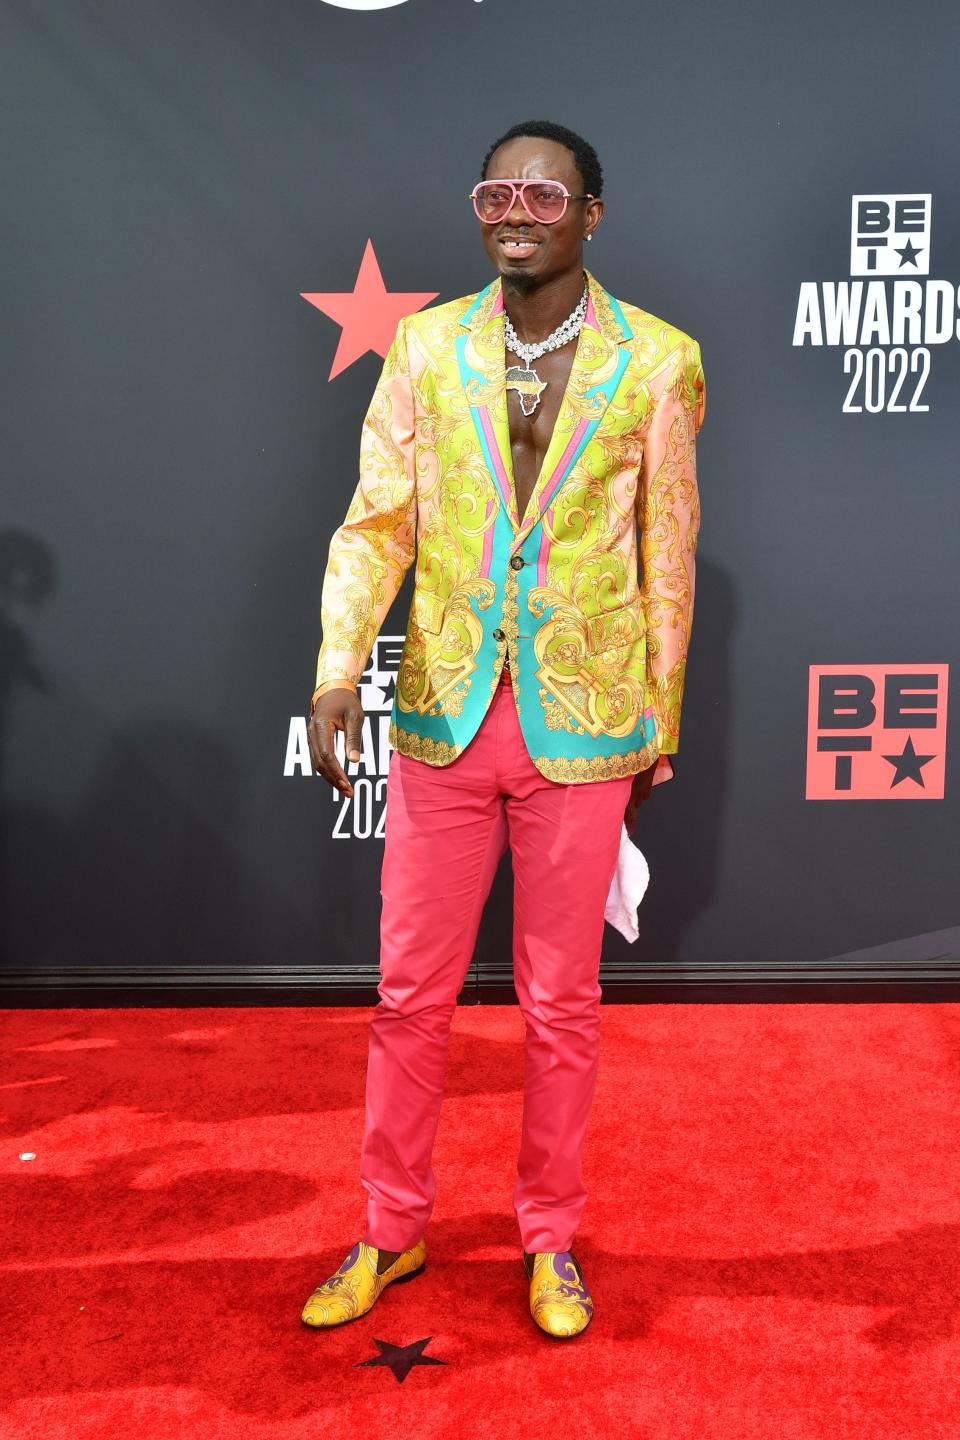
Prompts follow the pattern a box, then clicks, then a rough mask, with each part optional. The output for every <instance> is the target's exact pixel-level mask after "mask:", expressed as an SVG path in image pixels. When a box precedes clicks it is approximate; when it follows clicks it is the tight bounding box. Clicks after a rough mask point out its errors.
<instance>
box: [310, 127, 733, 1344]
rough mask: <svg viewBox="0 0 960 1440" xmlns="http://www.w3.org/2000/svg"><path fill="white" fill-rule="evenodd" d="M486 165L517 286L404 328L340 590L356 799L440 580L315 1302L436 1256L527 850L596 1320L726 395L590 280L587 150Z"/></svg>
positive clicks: (558, 1160)
mask: <svg viewBox="0 0 960 1440" xmlns="http://www.w3.org/2000/svg"><path fill="white" fill-rule="evenodd" d="M482 177H483V178H482V181H481V183H479V184H478V185H477V187H476V188H475V190H474V192H473V195H472V196H471V199H472V200H473V204H474V209H475V211H476V214H477V216H478V219H479V222H480V231H481V236H482V239H483V244H484V247H485V249H486V252H487V254H488V256H489V257H490V259H491V260H492V261H493V264H494V266H495V267H496V269H497V271H498V272H499V273H498V277H497V279H496V280H494V281H493V282H492V283H491V284H490V285H488V286H487V287H486V288H485V289H484V290H482V291H480V292H478V293H477V294H475V295H470V296H467V297H466V298H465V299H461V300H455V301H452V302H451V303H449V304H446V305H439V306H435V307H433V308H431V309H428V310H425V311H421V312H419V313H418V314H415V315H411V316H409V317H407V318H406V319H405V320H403V321H401V322H400V325H399V327H398V330H397V336H396V339H395V341H394V344H393V346H392V348H391V350H390V353H389V354H388V356H387V359H386V363H385V365H384V368H383V374H382V376H381V379H380V383H379V385H378V387H377V390H376V393H375V395H374V397H373V401H372V403H371V406H370V409H369V412H368V414H367V417H366V421H365V423H364V427H363V435H362V442H361V462H360V481H359V484H358V486H357V489H356V492H355V494H354V496H353V500H352V502H351V504H350V506H349V509H348V511H347V515H346V519H345V520H344V523H343V525H342V526H340V528H339V529H338V530H337V531H336V532H335V534H334V536H333V539H332V541H331V544H330V555H329V563H328V566H327V571H326V576H325V579H324V586H323V598H322V605H321V620H322V628H323V643H322V646H321V649H320V654H319V658H318V665H317V686H316V690H315V692H314V695H313V698H312V702H311V722H310V730H309V734H310V745H311V753H312V757H313V762H314V765H315V766H316V769H317V770H318V771H319V773H320V774H321V775H323V776H324V777H325V778H326V779H327V780H328V781H329V782H330V783H331V785H334V786H335V787H336V788H337V789H339V790H340V791H341V792H342V793H343V794H345V795H351V794H352V793H353V791H352V786H351V785H350V782H349V780H348V779H347V776H346V775H345V773H344V771H343V769H342V768H341V766H340V764H339V763H338V761H337V758H336V754H335V751H334V732H335V731H337V730H342V731H343V732H344V738H345V751H346V755H347V756H348V758H349V759H351V760H357V759H359V755H360V738H361V727H362V721H363V711H362V708H361V705H360V702H359V699H358V698H357V695H356V685H357V682H358V680H359V679H360V676H361V675H362V673H363V671H364V669H365V668H366V664H367V660H368V658H369V655H370V652H371V650H372V647H373V643H374V640H375V639H376V636H377V634H378V632H379V630H380V627H381V625H382V624H383V621H384V619H385V618H386V615H387V613H388V611H389V609H390V605H391V602H392V601H393V599H394V597H395V595H396V593H397V591H398V590H399V588H400V585H401V582H402V580H403V576H404V574H405V573H406V572H407V570H408V569H409V568H410V566H411V565H414V564H415V567H416V568H415V585H414V594H413V603H412V607H411V611H410V618H409V624H408V628H407V635H406V640H405V644H404V648H403V652H402V655H401V658H400V664H399V669H398V675H397V687H396V697H395V700H394V705H393V712H392V715H391V722H390V741H391V745H392V746H393V749H394V753H392V754H391V760H390V770H389V775H388V781H387V815H386V830H385V848H384V857H383V871H382V881H381V893H382V897H383V908H382V918H381V932H380V937H381V965H380V968H381V976H382V979H381V983H380V985H379V987H378V988H379V995H380V1001H379V1004H378V1005H377V1006H376V1007H375V1009H374V1012H373V1016H372V1020H371V1026H370V1036H369V1056H368V1067H367V1082H366V1112H365V1130H364V1137H363V1144H362V1147H361V1157H360V1161H361V1164H360V1178H361V1182H362V1184H363V1186H364V1188H365V1189H366V1191H367V1195H368V1200H367V1224H366V1231H365V1236H364V1238H363V1239H362V1240H360V1241H358V1242H357V1243H356V1244H355V1245H354V1247H353V1248H352V1249H351V1251H350V1253H349V1254H348V1255H347V1257H346V1259H345V1260H344V1261H343V1263H342V1264H341V1266H340V1268H339V1270H337V1272H336V1273H335V1274H334V1275H332V1276H331V1277H330V1278H329V1279H328V1280H327V1281H325V1282H324V1283H323V1284H322V1285H320V1286H318V1287H317V1289H316V1290H315V1291H314V1292H313V1294H312V1295H311V1296H310V1298H309V1299H308V1300H307V1302H306V1305H305V1307H304V1309H303V1312H302V1317H301V1318H302V1319H303V1321H304V1322H305V1323H306V1324H308V1325H312V1326H317V1327H326V1326H332V1325H339V1324H342V1323H344V1322H345V1321H348V1320H352V1319H355V1318H357V1317H359V1316H360V1315H363V1314H365V1313H366V1312H367V1311H368V1310H369V1309H370V1308H371V1306H372V1305H373V1304H374V1303H375V1301H376V1300H377V1299H378V1298H379V1296H380V1294H381V1292H382V1291H383V1289H384V1288H385V1287H386V1286H387V1285H389V1284H392V1283H393V1282H394V1281H401V1280H409V1279H412V1278H413V1277H414V1276H415V1275H417V1274H419V1273H420V1272H421V1271H422V1270H423V1268H424V1263H425V1257H426V1245H425V1240H424V1229H425V1226H426V1223H427V1221H428V1219H429V1217H430V1215H431V1213H432V1209H433V1203H434V1196H435V1189H436V1186H435V1178H434V1174H433V1170H432V1168H431V1155H432V1148H433V1141H434V1135H435V1132H436V1126H437V1121H438V1118H439V1111H440V1103H441V1098H442V1089H443V1077H444V1068H445V1063H446V1052H447V1040H448V1035H449V1029H450V1022H451V1019H452V1016H453V1012H454V1009H455V1006H456V999H457V995H458V993H459V991H460V989H461V987H462V984H463V981H464V978H465V973H466V970H467V968H468V966H469V964H470V960H471V958H472V955H473V949H474V943H475V939H476V933H477V928H478V925H479V922H480V917H481V913H482V910H483V906H484V902H485V901H486V898H487V895H488V893H489V889H490V885H491V883H492V880H493V876H494V874H495V871H496V869H497V864H498V861H499V859H500V857H501V855H502V854H503V853H504V850H505V849H506V847H507V845H508V844H509V846H510V849H511V853H512V861H513V870H514V881H515V895H514V910H515V914H514V975H515V983H516V988H517V994H518V998H519V1002H520V1005H521V1008H522V1011H523V1015H524V1019H525V1022H526V1039H525V1051H524V1103H523V1120H522V1139H521V1147H520V1155H519V1160H518V1176H517V1184H516V1188H515V1191H514V1197H513V1203H514V1209H515V1212H516V1215H517V1220H518V1224H519V1228H520V1235H521V1241H522V1244H523V1261H524V1266H525V1270H526V1275H527V1281H528V1303H529V1308H530V1313H531V1315H532V1317H533V1319H534V1322H535V1323H536V1324H537V1325H538V1326H539V1327H540V1329H542V1330H544V1331H545V1332H546V1333H548V1334H551V1335H557V1336H570V1335H575V1334H577V1333H579V1332H580V1331H582V1330H583V1329H585V1328H586V1326H587V1325H588V1324H589V1323H590V1320H591V1318H592V1315H593V1302H592V1299H591V1296H590V1293H589V1291H588V1289H587V1286H586V1282H585V1280H584V1276H583V1271H582V1269H581V1267H580V1264H579V1262H578V1261H577V1259H576V1257H575V1256H574V1254H573V1252H572V1249H571V1246H572V1244H573V1238H574V1233H575V1231H576V1228H577V1224H578V1222H579V1219H580V1216H581V1213H582V1210H583V1207H584V1204H585V1201H586V1191H585V1190H584V1188H583V1183H582V1176H581V1154H582V1149H583V1143H584V1138H585V1134H586V1129H587V1120H588V1115H589V1111H590V1107H591V1103H592V1098H593V1092H594V1085H595V1080H596V1072H597V1061H598V1045H599V1026H600V1017H599V1001H600V995H601V990H600V985H599V983H598V971H599V962H600V949H601V941H602V934H603V924H604V905H605V900H606V897H607V894H608V891H609V888H610V885H611V882H612V879H613V875H614V871H615V868H616V863H617V857H618V852H619V845H620V839H621V834H622V828H623V826H624V824H625V825H626V827H627V829H628V831H630V830H632V828H633V825H634V823H635V819H636V814H637V807H638V806H639V805H640V804H641V803H642V802H643V801H644V800H645V799H646V798H647V796H648V795H649V793H650V789H651V787H652V785H654V784H656V783H660V782H661V781H665V780H669V779H671V778H673V767H672V762H671V760H670V756H671V755H672V754H674V753H675V752H676V750H677V744H678V735H679V723H680V707H681V700H682V696H683V686H684V672H685V666H686V657H687V649H688V643H689V638H690V630H691V624H692V617H693V594H694V553H695V549H696V544H697V535H698V528H699V518H700V512H699V497H698V491H697V480H696V462H695V436H696V433H697V431H698V430H699V427H700V424H701V421H702V418H703V412H704V397H705V392H704V379H703V370H702V367H701V362H700V350H699V346H698V344H697V342H696V341H695V340H693V339H691V338H690V336H689V335H685V334H684V333H683V332H682V331H681V330H678V329H676V328H675V327H674V326H672V325H669V324H667V323H666V322H665V321H663V320H659V319H658V318H657V317H656V316H654V315H650V314H649V313H648V312H646V311H645V310H641V309H639V308H638V307H636V306H633V305H629V304H625V303H622V302H620V301H618V300H616V299H614V298H613V296H611V295H610V294H609V293H608V292H607V291H606V290H605V289H604V288H603V286H601V285H600V284H599V282H598V281H597V280H596V279H595V278H594V277H593V275H592V274H590V273H589V272H585V271H584V268H583V245H584V242H585V241H587V242H589V241H592V238H593V236H594V234H595V233H596V230H597V227H598V226H599V224H600V222H601V219H602V217H603V214H604V203H603V200H602V199H601V198H600V192H601V188H602V173H601V169H600V165H599V162H598V160H597V156H596V153H595V151H594V150H593V148H592V147H591V146H590V145H588V144H587V143H586V142H585V141H584V140H582V139H581V138H580V137H579V136H578V135H575V134H573V133H572V132H571V131H569V130H566V129H564V128H563V127H561V126H557V125H552V124H548V123H546V122H543V121H534V122H531V123H528V124H523V125H518V126H515V127H514V128H513V129H512V130H510V131H508V132H507V134H506V135H505V136H503V137H502V138H501V139H500V140H498V141H497V142H496V144H495V145H494V146H492V147H491V149H490V151H489V152H488V154H487V157H486V160H485V162H484V165H483V169H482ZM638 529H639V532H640V542H639V546H638V541H637V535H638ZM640 561H642V572H643V573H642V581H640V580H639V578H638V570H639V568H640V567H639V562H640Z"/></svg>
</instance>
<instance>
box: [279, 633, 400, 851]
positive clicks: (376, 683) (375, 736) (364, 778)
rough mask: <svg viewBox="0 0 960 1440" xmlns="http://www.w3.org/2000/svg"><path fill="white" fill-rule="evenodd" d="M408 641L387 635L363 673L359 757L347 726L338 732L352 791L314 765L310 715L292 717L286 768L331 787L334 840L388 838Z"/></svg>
mask: <svg viewBox="0 0 960 1440" xmlns="http://www.w3.org/2000/svg"><path fill="white" fill-rule="evenodd" d="M403 642H404V637H403V636H402V635H381V636H380V637H379V638H378V639H377V641H376V642H375V644H374V647H373V650H372V652H371V655H370V659H369V661H368V662H367V668H366V670H364V672H363V675H362V676H361V677H360V684H359V685H358V686H357V695H358V696H359V698H360V704H361V705H362V706H363V733H362V735H361V737H360V759H359V760H347V759H346V749H345V742H344V734H343V731H342V730H335V731H334V736H333V746H334V749H335V750H336V752H337V759H338V760H339V761H340V764H341V766H342V767H343V770H344V772H345V774H346V776H347V779H348V780H349V781H350V783H351V785H352V786H353V795H352V796H349V795H341V794H340V791H339V790H336V789H334V787H333V786H332V785H327V782H326V780H324V779H323V777H322V776H320V775H318V774H317V772H316V771H315V770H314V768H313V761H312V760H311V758H310V743H309V741H308V739H307V717H306V716H305V715H293V716H291V718H290V728H289V730H288V731H287V755H286V759H285V761H284V766H283V773H284V775H307V776H313V777H314V778H315V779H317V780H319V781H320V783H321V784H322V785H323V786H324V787H325V788H326V789H328V790H329V792H330V795H331V798H332V800H333V806H334V809H333V814H332V817H331V834H332V836H333V838H334V840H369V839H370V838H371V837H372V838H373V839H375V840H382V839H383V830H384V822H385V820H386V814H387V773H388V771H389V769H390V755H391V750H390V712H391V710H392V709H393V694H394V690H395V689H396V684H397V666H398V665H399V664H400V652H401V650H402V649H403Z"/></svg>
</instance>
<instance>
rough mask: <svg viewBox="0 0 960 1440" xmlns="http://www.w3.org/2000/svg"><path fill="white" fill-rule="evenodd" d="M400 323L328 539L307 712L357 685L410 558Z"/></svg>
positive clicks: (413, 509)
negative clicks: (352, 478) (353, 483)
mask: <svg viewBox="0 0 960 1440" xmlns="http://www.w3.org/2000/svg"><path fill="white" fill-rule="evenodd" d="M406 323H407V322H406V321H405V320H401V321H400V324H399V326H398V328H397V334H396V338H395V339H394V342H393V344H392V345H391V347H390V350H389V352H388V354H387V358H386V360H385V361H384V365H383V370H382V372H381V375H380V379H379V381H378V383H377V388H376V390H375V391H374V395H373V399H372V400H371V402H370V408H369V409H368V411H367V414H366V418H365V419H364V422H363V428H362V431H361V436H360V479H359V482H358V484H357V488H356V490H355V491H354V494H353V499H352V500H351V501H350V505H349V508H348V509H347V513H346V517H345V519H344V521H343V524H342V525H340V526H339V527H338V529H336V530H335V531H334V533H333V536H332V538H331V540H330V548H329V553H328V558H327V568H326V572H325V575H324V580H323V592H322V596H321V601H320V624H321V629H322V632H323V637H322V643H321V645H320V653H319V654H318V656H317V677H316V685H315V688H314V692H313V696H312V697H311V702H310V709H311V712H312V710H313V708H314V706H315V704H316V701H317V699H318V697H319V695H320V694H321V693H322V692H323V691H325V690H328V689H332V688H334V686H343V687H344V688H346V689H354V690H355V689H356V686H357V684H358V682H359V680H360V677H361V675H362V674H363V672H364V670H365V669H366V667H367V661H368V660H369V658H370V652H371V650H372V649H373V645H374V641H375V640H376V638H377V635H378V634H379V633H380V628H381V626H382V625H383V622H384V620H385V619H386V617H387V612H388V611H389V609H390V606H391V605H392V603H393V601H394V599H395V598H396V594H397V591H398V590H399V589H400V586H401V584H402V583H403V577H404V575H405V574H406V572H407V570H408V569H409V568H410V566H411V564H412V563H413V560H414V557H415V555H416V534H417V489H416V471H415V465H414V402H413V390H412V386H411V381H410V371H409V360H408V355H407V335H406Z"/></svg>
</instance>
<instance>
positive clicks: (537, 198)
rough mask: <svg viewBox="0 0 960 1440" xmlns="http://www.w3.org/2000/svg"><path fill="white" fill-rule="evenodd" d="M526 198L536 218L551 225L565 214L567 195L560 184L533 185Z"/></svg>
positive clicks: (528, 206)
mask: <svg viewBox="0 0 960 1440" xmlns="http://www.w3.org/2000/svg"><path fill="white" fill-rule="evenodd" d="M524 199H525V200H526V203H527V209H528V210H529V211H530V214H531V215H532V216H533V217H534V219H535V220H542V221H543V222H544V224H546V225H549V224H551V223H552V222H553V221H554V220H559V219H560V216H561V215H562V214H563V208H564V204H565V203H566V196H565V195H564V193H563V191H562V190H561V189H560V186H559V185H531V186H530V188H529V190H528V191H527V192H526V194H525V196H524Z"/></svg>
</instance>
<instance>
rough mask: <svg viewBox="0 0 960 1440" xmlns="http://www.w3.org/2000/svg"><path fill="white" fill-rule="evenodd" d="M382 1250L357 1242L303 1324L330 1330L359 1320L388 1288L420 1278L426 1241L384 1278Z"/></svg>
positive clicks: (306, 1312)
mask: <svg viewBox="0 0 960 1440" xmlns="http://www.w3.org/2000/svg"><path fill="white" fill-rule="evenodd" d="M379 1254H380V1252H379V1250H378V1249H377V1247H376V1246H375V1245H367V1244H366V1243H365V1241H363V1240H358V1241H357V1243H356V1245H354V1247H353V1249H352V1250H351V1251H350V1254H349V1255H348V1256H347V1257H346V1259H345V1260H344V1262H343V1264H342V1265H341V1266H340V1268H339V1270H337V1271H335V1272H334V1274H333V1275H331V1276H330V1279H329V1280H325V1281H324V1282H323V1284H322V1285H318V1286H317V1288H316V1290H314V1292H313V1294H312V1295H311V1296H310V1298H309V1300H308V1301H307V1303H306V1305H304V1307H303V1310H302V1311H301V1314H300V1319H301V1320H302V1321H303V1323H304V1325H311V1326H313V1327H314V1329H328V1328H329V1327H330V1326H332V1325H346V1324H347V1322H348V1321H350V1320H359V1319H360V1316H361V1315H366V1313H367V1311H368V1310H371V1309H372V1308H373V1306H374V1305H375V1304H376V1303H377V1301H378V1300H379V1299H380V1295H381V1293H382V1292H383V1291H384V1290H385V1289H386V1287H387V1286H388V1285H393V1284H394V1283H396V1284H398V1285H399V1284H402V1283H403V1281H404V1280H412V1279H413V1278H414V1276H415V1275H419V1274H420V1272H421V1270H423V1268H424V1266H425V1265H426V1262H427V1246H426V1242H425V1241H424V1240H423V1239H420V1240H418V1241H417V1243H416V1245H414V1246H412V1247H411V1248H410V1249H409V1250H404V1251H403V1252H402V1253H401V1254H400V1255H398V1256H397V1258H396V1260H394V1262H393V1264H392V1265H388V1266H387V1268H386V1270H384V1272H383V1274H382V1275H378V1274H377V1259H378V1257H379Z"/></svg>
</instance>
